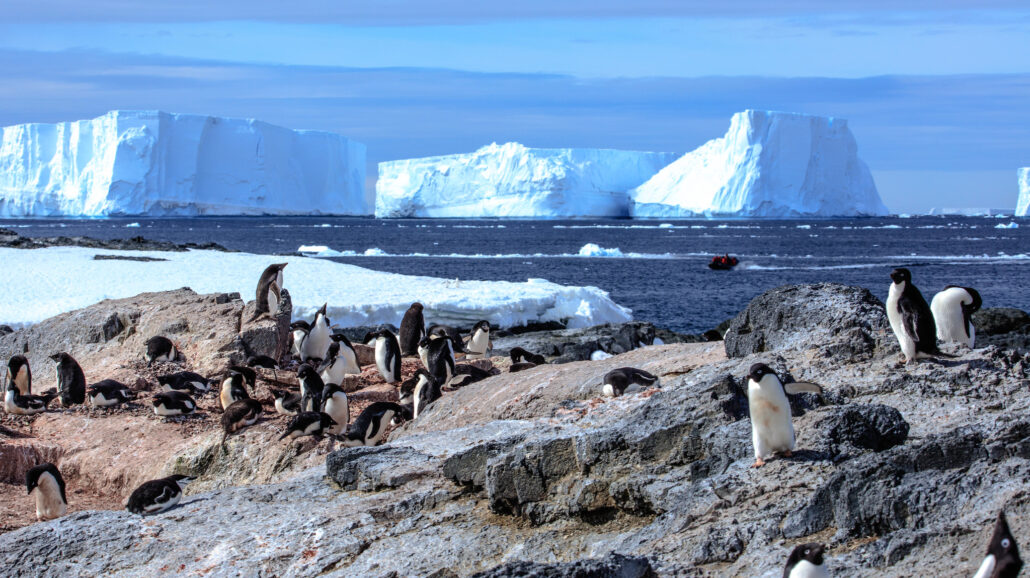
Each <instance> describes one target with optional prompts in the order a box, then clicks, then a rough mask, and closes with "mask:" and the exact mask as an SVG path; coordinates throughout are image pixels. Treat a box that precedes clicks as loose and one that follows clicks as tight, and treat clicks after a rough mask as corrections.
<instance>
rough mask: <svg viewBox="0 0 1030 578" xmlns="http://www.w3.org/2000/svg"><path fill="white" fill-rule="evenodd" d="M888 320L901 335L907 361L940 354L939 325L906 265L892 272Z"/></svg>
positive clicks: (899, 337)
mask: <svg viewBox="0 0 1030 578" xmlns="http://www.w3.org/2000/svg"><path fill="white" fill-rule="evenodd" d="M886 308H887V320H888V321H890V324H891V330H893V331H894V336H895V337H897V338H898V344H899V345H900V346H901V352H902V353H904V354H905V362H906V363H912V362H913V361H915V360H916V359H920V358H925V357H932V356H934V355H941V352H940V350H939V349H937V325H936V324H935V323H934V320H933V313H931V311H930V306H929V305H927V303H926V299H924V298H923V294H922V293H920V292H919V289H916V286H915V285H913V284H912V273H911V272H910V271H909V270H908V269H905V268H898V269H895V270H893V271H891V287H890V291H889V292H888V293H887V304H886Z"/></svg>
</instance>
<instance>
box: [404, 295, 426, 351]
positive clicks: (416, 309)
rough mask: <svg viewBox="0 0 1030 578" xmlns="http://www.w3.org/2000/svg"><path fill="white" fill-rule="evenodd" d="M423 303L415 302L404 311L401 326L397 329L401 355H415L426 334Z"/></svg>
mask: <svg viewBox="0 0 1030 578" xmlns="http://www.w3.org/2000/svg"><path fill="white" fill-rule="evenodd" d="M422 310H423V305H422V304H421V303H418V302H415V303H412V304H411V307H408V310H407V311H405V312H404V318H403V319H401V327H400V329H398V330H397V341H398V342H399V343H400V346H401V355H415V354H416V353H417V352H418V342H419V341H421V340H422V338H423V337H425V335H426V320H425V318H424V317H423V316H422Z"/></svg>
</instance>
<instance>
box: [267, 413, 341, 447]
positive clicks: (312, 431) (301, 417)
mask: <svg viewBox="0 0 1030 578" xmlns="http://www.w3.org/2000/svg"><path fill="white" fill-rule="evenodd" d="M334 425H336V421H335V420H333V418H331V417H329V414H326V413H322V412H320V411H302V412H300V413H298V414H297V416H296V417H294V418H293V420H291V421H290V425H288V426H287V427H286V432H284V433H283V435H282V436H280V437H279V439H280V440H284V439H286V438H290V439H291V440H295V439H297V438H299V437H303V436H315V437H318V438H320V437H322V436H323V435H324V434H325V432H326V431H327V430H328V429H329V428H331V427H333V426H334Z"/></svg>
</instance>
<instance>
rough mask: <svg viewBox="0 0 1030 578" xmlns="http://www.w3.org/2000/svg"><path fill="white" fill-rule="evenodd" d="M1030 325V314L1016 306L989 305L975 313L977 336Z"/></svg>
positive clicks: (974, 324)
mask: <svg viewBox="0 0 1030 578" xmlns="http://www.w3.org/2000/svg"><path fill="white" fill-rule="evenodd" d="M1027 325H1030V314H1027V312H1026V311H1022V310H1020V309H1016V308H1014V307H987V308H985V309H981V310H979V311H977V312H976V313H974V314H973V326H974V327H976V336H977V338H978V339H979V338H980V337H981V336H988V335H1001V334H1003V333H1009V332H1012V331H1017V330H1019V329H1022V328H1023V327H1026V326H1027Z"/></svg>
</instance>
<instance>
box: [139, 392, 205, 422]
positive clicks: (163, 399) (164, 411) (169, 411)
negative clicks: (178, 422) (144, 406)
mask: <svg viewBox="0 0 1030 578" xmlns="http://www.w3.org/2000/svg"><path fill="white" fill-rule="evenodd" d="M150 403H151V405H153V406H154V414H155V415H159V416H161V417H172V416H176V415H189V414H191V413H193V412H195V411H197V402H196V401H194V400H193V398H192V397H190V396H189V395H188V394H185V393H183V392H181V391H162V392H161V393H159V394H157V395H155V396H154V398H153V399H152V400H151V401H150Z"/></svg>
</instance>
